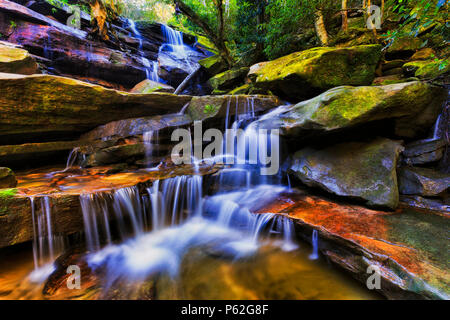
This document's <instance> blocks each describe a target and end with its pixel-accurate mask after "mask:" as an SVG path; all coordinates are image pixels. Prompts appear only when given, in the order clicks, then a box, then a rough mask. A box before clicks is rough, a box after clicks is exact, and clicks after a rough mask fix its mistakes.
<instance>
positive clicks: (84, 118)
mask: <svg viewBox="0 0 450 320" xmlns="http://www.w3.org/2000/svg"><path fill="white" fill-rule="evenodd" d="M0 83H1V85H0V101H1V103H0V110H1V114H2V115H1V120H0V123H1V129H0V136H1V137H2V140H3V141H5V140H6V139H13V140H15V141H18V142H21V141H20V140H22V141H23V140H24V139H27V140H28V141H30V140H32V139H31V138H30V137H34V138H35V139H36V138H39V139H41V141H42V140H44V141H45V139H49V138H50V137H52V138H55V137H57V136H58V135H63V136H64V138H65V139H67V138H69V137H73V136H74V135H76V134H81V133H83V132H86V131H88V130H90V129H93V128H95V127H96V126H98V125H101V124H105V123H107V122H110V121H113V120H119V119H123V118H132V117H139V116H150V115H156V114H161V113H163V114H164V113H170V112H177V111H179V110H180V109H181V108H182V107H183V105H184V104H186V103H187V102H189V101H190V100H191V97H189V96H175V95H171V94H165V93H150V94H133V93H127V92H122V91H116V90H112V89H106V88H104V87H100V86H97V85H93V84H89V83H86V82H81V81H78V80H74V79H69V78H62V77H56V76H49V75H32V76H20V75H11V74H1V75H0ZM18 106H20V108H18ZM25 142H26V141H25Z"/></svg>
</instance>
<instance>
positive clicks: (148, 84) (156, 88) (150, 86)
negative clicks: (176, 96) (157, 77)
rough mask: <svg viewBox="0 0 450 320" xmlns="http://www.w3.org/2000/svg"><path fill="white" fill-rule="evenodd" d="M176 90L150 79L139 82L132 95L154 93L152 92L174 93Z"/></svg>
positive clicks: (132, 90)
mask: <svg viewBox="0 0 450 320" xmlns="http://www.w3.org/2000/svg"><path fill="white" fill-rule="evenodd" d="M174 91H175V89H174V88H173V87H171V86H169V85H167V84H164V83H160V82H156V81H152V80H149V79H146V80H143V81H141V82H139V83H138V84H137V85H135V86H134V88H133V89H131V91H130V92H131V93H152V92H167V93H173V92H174Z"/></svg>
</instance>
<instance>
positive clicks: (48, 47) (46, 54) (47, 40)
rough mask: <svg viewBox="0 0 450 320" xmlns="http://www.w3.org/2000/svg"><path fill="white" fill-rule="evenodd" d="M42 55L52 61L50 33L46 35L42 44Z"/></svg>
mask: <svg viewBox="0 0 450 320" xmlns="http://www.w3.org/2000/svg"><path fill="white" fill-rule="evenodd" d="M43 47H44V48H43V50H44V52H43V56H44V58H46V59H48V60H50V61H53V51H52V38H51V36H50V34H48V35H47V37H46V38H45V39H44V46H43Z"/></svg>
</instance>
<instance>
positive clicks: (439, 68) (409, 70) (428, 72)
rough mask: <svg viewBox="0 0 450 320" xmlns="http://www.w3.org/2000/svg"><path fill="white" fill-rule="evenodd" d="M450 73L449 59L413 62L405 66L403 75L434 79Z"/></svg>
mask: <svg viewBox="0 0 450 320" xmlns="http://www.w3.org/2000/svg"><path fill="white" fill-rule="evenodd" d="M448 72H450V64H449V60H448V59H441V60H428V61H412V62H408V63H405V64H404V65H403V73H404V74H406V75H407V76H408V75H413V76H415V77H417V78H420V79H433V78H437V77H439V76H441V75H444V74H446V73H448Z"/></svg>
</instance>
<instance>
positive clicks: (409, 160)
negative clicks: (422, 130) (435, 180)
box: [403, 139, 447, 165]
mask: <svg viewBox="0 0 450 320" xmlns="http://www.w3.org/2000/svg"><path fill="white" fill-rule="evenodd" d="M446 145H447V142H446V141H445V140H444V139H426V140H419V141H415V142H411V143H409V144H407V145H406V146H405V151H403V157H404V159H403V162H404V163H406V164H408V165H417V164H425V163H429V162H435V161H439V160H441V158H442V156H443V154H444V149H445V146H446Z"/></svg>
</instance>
